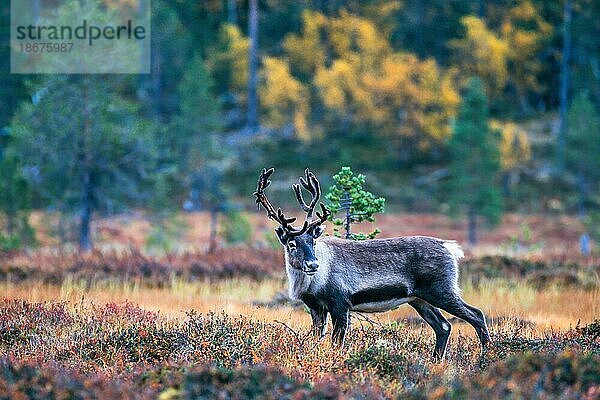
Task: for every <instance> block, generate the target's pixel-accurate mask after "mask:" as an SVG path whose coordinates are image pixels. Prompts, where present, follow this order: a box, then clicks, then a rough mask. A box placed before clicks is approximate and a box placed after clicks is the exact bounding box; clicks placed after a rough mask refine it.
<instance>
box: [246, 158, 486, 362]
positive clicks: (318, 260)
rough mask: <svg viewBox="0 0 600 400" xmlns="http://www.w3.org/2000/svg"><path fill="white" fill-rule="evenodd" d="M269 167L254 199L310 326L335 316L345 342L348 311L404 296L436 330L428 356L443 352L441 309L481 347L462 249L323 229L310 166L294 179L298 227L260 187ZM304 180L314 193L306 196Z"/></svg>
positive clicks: (386, 304) (265, 182)
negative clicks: (356, 237)
mask: <svg viewBox="0 0 600 400" xmlns="http://www.w3.org/2000/svg"><path fill="white" fill-rule="evenodd" d="M273 171H274V168H270V169H268V170H267V169H263V170H262V173H261V174H260V177H259V179H258V183H257V186H256V192H254V195H255V196H256V203H257V206H258V208H259V209H260V206H261V205H262V206H263V208H264V209H265V210H266V211H267V216H268V217H269V218H270V219H272V220H273V221H275V222H277V223H278V224H279V226H278V227H277V228H276V229H275V233H276V234H277V237H278V238H279V241H280V242H281V244H282V245H283V247H284V251H285V267H286V273H287V277H288V283H289V296H290V298H292V299H295V300H301V301H302V302H304V304H306V306H307V307H308V308H309V309H310V315H311V317H312V331H313V333H314V335H315V336H316V337H317V338H319V339H322V338H323V337H324V336H325V333H326V330H327V322H328V318H329V316H331V319H332V320H333V332H332V339H333V342H334V343H335V344H337V345H339V346H340V347H341V346H343V344H344V338H345V336H346V332H347V330H348V328H349V327H350V311H360V312H368V313H370V312H383V311H388V310H392V309H395V308H397V307H398V306H400V305H401V304H404V303H408V304H409V305H410V306H412V307H413V308H414V309H415V310H416V311H417V313H418V314H419V315H420V316H421V317H422V318H423V319H424V320H425V321H426V322H427V323H428V324H429V325H430V326H431V327H432V328H433V330H434V332H435V337H436V340H435V349H434V351H433V357H434V359H437V360H440V359H442V358H443V357H444V354H445V352H446V347H447V343H448V338H449V336H450V330H451V325H450V323H449V322H448V320H447V319H446V318H445V317H444V316H443V315H442V313H441V312H440V309H442V310H444V311H446V312H448V313H450V314H452V315H454V316H456V317H458V318H461V319H463V320H464V321H466V322H468V323H469V324H471V325H472V326H473V327H474V328H475V331H476V332H477V335H478V337H479V340H480V341H481V345H482V349H485V348H486V346H487V344H488V342H489V340H490V335H489V333H488V328H487V325H486V322H485V317H484V314H483V312H481V310H479V309H478V308H476V307H473V306H471V305H469V304H467V303H466V302H465V301H463V300H462V298H461V297H460V289H459V288H458V260H459V259H460V258H462V257H463V256H464V254H463V251H462V249H461V248H460V246H459V245H458V244H457V243H456V242H455V241H452V240H443V239H437V238H433V237H426V236H406V237H397V238H391V239H373V240H363V241H353V240H345V239H339V238H335V237H330V236H325V237H322V238H321V235H322V234H323V231H324V229H325V226H324V225H323V224H324V222H325V221H326V220H327V219H328V218H329V216H330V215H331V211H330V210H329V209H327V207H326V206H325V205H324V204H323V203H320V207H321V212H317V213H316V218H313V212H314V209H315V206H316V204H317V202H318V201H319V198H320V196H321V189H320V185H319V181H318V180H317V178H316V177H315V175H314V174H313V173H312V172H310V171H309V170H308V169H306V171H305V177H304V178H302V177H301V178H300V179H299V184H295V185H293V186H292V188H293V190H294V193H295V195H296V199H297V200H298V203H299V204H300V207H301V208H302V209H303V210H304V212H306V219H305V221H304V223H303V225H302V226H301V227H294V226H292V223H294V222H295V221H296V218H287V217H286V216H285V215H284V214H283V212H282V211H281V208H279V209H277V210H275V208H274V207H273V205H272V204H271V203H270V202H269V200H268V199H267V197H266V195H265V189H266V188H267V187H268V186H269V185H270V184H271V181H270V180H269V178H270V176H271V174H272V173H273ZM302 188H304V189H305V190H307V191H308V192H309V193H310V194H311V196H312V198H311V200H310V202H309V203H308V204H307V203H306V202H305V200H304V198H303V196H302Z"/></svg>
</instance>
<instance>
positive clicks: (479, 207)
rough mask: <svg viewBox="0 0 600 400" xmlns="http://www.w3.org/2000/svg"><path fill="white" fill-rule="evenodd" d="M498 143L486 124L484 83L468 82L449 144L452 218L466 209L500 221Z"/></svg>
mask: <svg viewBox="0 0 600 400" xmlns="http://www.w3.org/2000/svg"><path fill="white" fill-rule="evenodd" d="M499 141H500V134H499V132H498V131H496V130H493V129H491V128H490V126H489V124H488V108H487V99H486V96H485V92H484V89H483V84H482V82H481V80H479V79H477V78H474V79H471V80H470V81H469V84H468V87H467V90H466V93H465V96H464V101H463V104H462V106H461V107H460V110H459V113H458V117H457V119H456V122H455V124H454V133H453V135H452V138H451V139H450V143H449V147H450V152H451V155H452V160H451V164H450V172H451V176H450V180H449V182H448V187H447V190H448V201H449V203H450V206H451V207H450V210H451V212H452V213H453V214H454V215H456V214H457V212H460V211H463V210H465V209H466V210H465V211H466V212H467V213H468V214H469V215H470V216H476V215H481V216H484V217H486V219H487V220H488V222H490V223H492V224H496V223H498V222H499V221H500V217H501V215H502V198H501V194H500V190H499V187H498V184H497V182H496V181H497V179H498V173H499V171H500V150H499V143H500V142H499Z"/></svg>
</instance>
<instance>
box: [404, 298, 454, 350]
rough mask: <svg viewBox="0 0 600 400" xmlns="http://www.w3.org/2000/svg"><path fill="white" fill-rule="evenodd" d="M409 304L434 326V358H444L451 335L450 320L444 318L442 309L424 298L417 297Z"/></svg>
mask: <svg viewBox="0 0 600 400" xmlns="http://www.w3.org/2000/svg"><path fill="white" fill-rule="evenodd" d="M408 304H410V305H411V306H412V308H414V309H415V310H417V312H418V313H419V315H420V316H421V318H423V319H424V320H425V322H427V323H428V324H429V326H431V328H433V331H434V332H435V349H434V351H433V359H434V360H435V361H441V360H443V359H444V354H445V353H446V347H447V345H448V338H449V337H450V330H451V329H452V326H451V325H450V322H448V320H447V319H446V318H444V316H443V315H442V313H441V312H440V310H438V309H437V308H435V307H434V306H432V305H431V304H429V303H427V302H426V301H424V300H421V299H416V300H414V301H411V302H410V303H408Z"/></svg>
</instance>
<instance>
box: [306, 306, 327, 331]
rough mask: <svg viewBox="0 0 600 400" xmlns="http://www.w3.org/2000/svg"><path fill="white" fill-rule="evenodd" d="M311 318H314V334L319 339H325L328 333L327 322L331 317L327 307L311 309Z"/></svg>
mask: <svg viewBox="0 0 600 400" xmlns="http://www.w3.org/2000/svg"><path fill="white" fill-rule="evenodd" d="M310 316H311V317H312V324H313V325H312V332H313V335H314V336H315V337H316V338H317V339H323V337H324V336H325V332H326V331H327V320H328V319H329V318H328V317H329V315H328V314H327V310H326V309H325V307H320V308H318V309H314V308H311V309H310Z"/></svg>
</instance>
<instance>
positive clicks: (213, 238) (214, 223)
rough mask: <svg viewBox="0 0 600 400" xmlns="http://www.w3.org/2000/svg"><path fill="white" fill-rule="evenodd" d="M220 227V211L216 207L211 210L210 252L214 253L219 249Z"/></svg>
mask: <svg viewBox="0 0 600 400" xmlns="http://www.w3.org/2000/svg"><path fill="white" fill-rule="evenodd" d="M218 227H219V213H218V211H216V210H215V209H212V210H211V211H210V238H209V242H208V252H209V253H213V252H214V251H215V250H216V249H217V229H218Z"/></svg>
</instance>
